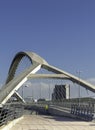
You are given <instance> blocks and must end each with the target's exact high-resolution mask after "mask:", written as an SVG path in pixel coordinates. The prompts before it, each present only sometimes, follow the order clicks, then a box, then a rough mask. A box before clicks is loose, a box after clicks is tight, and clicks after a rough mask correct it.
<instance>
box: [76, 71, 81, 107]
mask: <svg viewBox="0 0 95 130" xmlns="http://www.w3.org/2000/svg"><path fill="white" fill-rule="evenodd" d="M81 72H82V71H80V70H79V71H77V73H78V78H79V82H78V96H79V97H78V98H79V100H78V104H79V105H80V96H81V95H80V74H81Z"/></svg>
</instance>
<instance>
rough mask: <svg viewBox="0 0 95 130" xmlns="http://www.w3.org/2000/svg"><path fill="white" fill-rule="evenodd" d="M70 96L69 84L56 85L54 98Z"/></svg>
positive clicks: (59, 98)
mask: <svg viewBox="0 0 95 130" xmlns="http://www.w3.org/2000/svg"><path fill="white" fill-rule="evenodd" d="M69 98H70V86H69V85H55V88H54V90H53V93H52V100H62V99H69Z"/></svg>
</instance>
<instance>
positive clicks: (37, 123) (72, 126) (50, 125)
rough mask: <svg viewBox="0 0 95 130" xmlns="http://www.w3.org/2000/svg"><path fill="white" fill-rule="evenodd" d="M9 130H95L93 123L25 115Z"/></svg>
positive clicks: (64, 118) (94, 123)
mask: <svg viewBox="0 0 95 130" xmlns="http://www.w3.org/2000/svg"><path fill="white" fill-rule="evenodd" d="M10 130H95V122H94V121H93V122H85V121H75V120H73V119H69V118H66V117H53V116H42V115H25V116H24V118H23V119H22V120H20V121H19V122H18V123H17V124H16V125H14V126H13V127H12V128H11V129H10Z"/></svg>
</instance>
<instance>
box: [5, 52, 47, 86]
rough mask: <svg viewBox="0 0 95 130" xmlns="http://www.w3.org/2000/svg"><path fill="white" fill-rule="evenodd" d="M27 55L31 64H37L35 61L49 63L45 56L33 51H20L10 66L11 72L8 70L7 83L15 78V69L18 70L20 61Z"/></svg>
mask: <svg viewBox="0 0 95 130" xmlns="http://www.w3.org/2000/svg"><path fill="white" fill-rule="evenodd" d="M25 56H26V57H27V58H28V59H29V60H30V61H31V64H35V62H36V63H40V64H47V65H48V63H47V62H46V61H45V60H44V59H43V58H41V57H40V56H38V55H37V54H35V53H33V52H19V53H17V54H16V55H15V57H14V59H13V61H12V63H11V66H10V68H9V72H8V77H7V80H6V84H7V83H8V82H9V81H11V80H12V79H13V78H14V75H15V71H16V69H17V67H18V65H19V63H20V61H21V60H22V58H23V57H25Z"/></svg>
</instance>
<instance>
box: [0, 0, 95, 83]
mask: <svg viewBox="0 0 95 130" xmlns="http://www.w3.org/2000/svg"><path fill="white" fill-rule="evenodd" d="M19 51H33V52H35V53H37V54H39V55H40V56H42V57H43V58H44V59H46V60H47V61H48V63H50V64H51V65H54V66H56V67H58V68H61V69H63V70H65V71H67V72H70V73H72V74H75V75H77V74H76V71H77V70H81V71H82V74H81V77H83V78H84V79H88V78H95V0H0V82H1V83H2V82H3V81H4V80H5V79H6V76H7V72H8V69H9V65H10V64H11V61H12V59H13V57H14V56H15V54H16V53H17V52H19Z"/></svg>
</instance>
